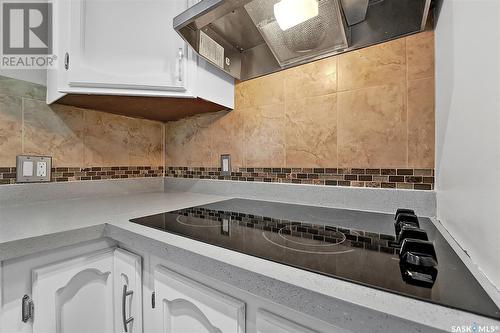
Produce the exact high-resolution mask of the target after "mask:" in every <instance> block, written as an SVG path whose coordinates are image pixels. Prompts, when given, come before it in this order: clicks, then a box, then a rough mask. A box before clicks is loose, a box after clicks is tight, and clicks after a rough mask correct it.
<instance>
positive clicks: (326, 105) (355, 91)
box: [0, 32, 434, 168]
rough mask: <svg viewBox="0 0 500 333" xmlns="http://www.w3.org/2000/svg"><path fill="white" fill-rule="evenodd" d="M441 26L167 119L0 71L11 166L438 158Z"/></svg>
mask: <svg viewBox="0 0 500 333" xmlns="http://www.w3.org/2000/svg"><path fill="white" fill-rule="evenodd" d="M433 43H434V36H433V33H432V32H424V33H421V34H418V35H414V36H409V37H406V38H402V39H398V40H395V41H391V42H388V43H384V44H380V45H376V46H373V47H370V48H366V49H362V50H359V51H354V52H350V53H346V54H343V55H340V56H336V57H330V58H327V59H322V60H319V61H316V62H313V63H309V64H305V65H302V66H299V67H296V68H292V69H289V70H286V71H282V72H278V73H275V74H271V75H267V76H264V77H261V78H257V79H254V80H250V81H245V82H241V83H238V84H237V86H236V93H235V104H236V108H235V110H234V111H230V112H229V111H221V112H217V113H212V114H204V115H199V116H194V117H191V118H187V119H183V120H179V121H175V122H168V123H166V124H162V123H159V122H154V121H148V120H143V119H132V118H127V117H123V116H117V115H112V114H107V113H101V112H97V111H93V110H85V109H79V108H74V107H69V106H62V105H51V106H47V105H46V104H45V101H44V98H45V92H44V88H43V87H42V86H38V85H34V84H30V83H26V82H22V81H18V80H13V79H8V78H5V77H0V167H12V166H15V157H16V155H18V154H22V153H24V154H41V155H51V156H53V158H54V166H55V167H99V166H100V167H111V166H148V165H149V166H161V165H166V166H167V167H169V166H183V167H185V166H187V167H214V166H218V165H219V156H220V155H221V154H226V153H229V154H231V157H232V163H233V167H236V168H237V167H255V168H259V167H266V168H272V167H276V168H283V167H292V168H293V167H300V168H315V167H318V168H326V167H334V168H336V167H338V168H356V167H361V168H372V167H373V168H384V167H385V168H406V167H408V168H433V167H434V47H433Z"/></svg>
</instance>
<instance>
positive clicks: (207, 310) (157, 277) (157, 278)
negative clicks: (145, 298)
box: [148, 266, 245, 333]
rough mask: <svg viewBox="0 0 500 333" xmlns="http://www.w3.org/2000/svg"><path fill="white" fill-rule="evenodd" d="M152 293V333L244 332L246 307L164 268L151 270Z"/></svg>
mask: <svg viewBox="0 0 500 333" xmlns="http://www.w3.org/2000/svg"><path fill="white" fill-rule="evenodd" d="M154 292H155V307H154V309H153V318H154V319H153V328H152V331H151V333H153V332H154V333H160V332H161V333H188V332H189V333H244V332H245V303H243V302H241V301H239V300H237V299H235V298H233V297H230V296H228V295H225V294H223V293H221V292H219V291H217V290H215V289H212V288H209V287H207V286H205V285H203V284H201V283H198V282H196V281H194V280H191V279H189V278H187V277H185V276H183V275H180V274H178V273H176V272H174V271H171V270H169V269H167V268H165V267H163V266H156V267H155V268H154ZM148 333H149V331H148Z"/></svg>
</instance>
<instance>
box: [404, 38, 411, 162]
mask: <svg viewBox="0 0 500 333" xmlns="http://www.w3.org/2000/svg"><path fill="white" fill-rule="evenodd" d="M404 42H405V65H406V66H405V67H406V71H405V80H406V82H405V96H406V103H405V104H406V105H405V108H406V167H410V119H409V117H410V113H409V112H408V109H409V106H410V104H409V98H408V95H409V89H410V87H409V84H408V37H406V38H405V39H404Z"/></svg>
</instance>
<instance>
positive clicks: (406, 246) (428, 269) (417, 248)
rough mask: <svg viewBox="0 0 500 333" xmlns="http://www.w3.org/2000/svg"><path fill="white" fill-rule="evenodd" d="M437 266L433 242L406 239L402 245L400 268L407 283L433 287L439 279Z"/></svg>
mask: <svg viewBox="0 0 500 333" xmlns="http://www.w3.org/2000/svg"><path fill="white" fill-rule="evenodd" d="M437 264H438V261H437V256H436V251H435V250H434V244H433V243H432V242H429V241H426V240H421V239H412V238H406V239H404V240H403V242H402V243H401V250H400V253H399V267H400V270H401V274H402V277H403V280H404V281H406V282H407V283H410V284H416V285H420V286H424V287H432V286H433V285H434V282H435V281H436V277H437V269H436V267H437Z"/></svg>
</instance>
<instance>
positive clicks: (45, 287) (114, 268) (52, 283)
mask: <svg viewBox="0 0 500 333" xmlns="http://www.w3.org/2000/svg"><path fill="white" fill-rule="evenodd" d="M32 293H33V303H34V304H35V311H34V319H33V333H47V332H58V333H65V332H72V333H78V332H82V333H83V332H93V333H110V332H114V333H121V332H127V333H128V332H130V333H139V332H142V281H141V259H140V257H137V256H135V255H133V254H131V253H128V252H125V251H123V250H120V249H116V250H113V249H106V250H103V251H99V252H96V253H92V254H89V255H84V256H81V257H77V258H74V259H70V260H65V261H62V262H58V263H55V264H50V265H47V266H43V267H40V268H37V269H34V270H33V289H32Z"/></svg>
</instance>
